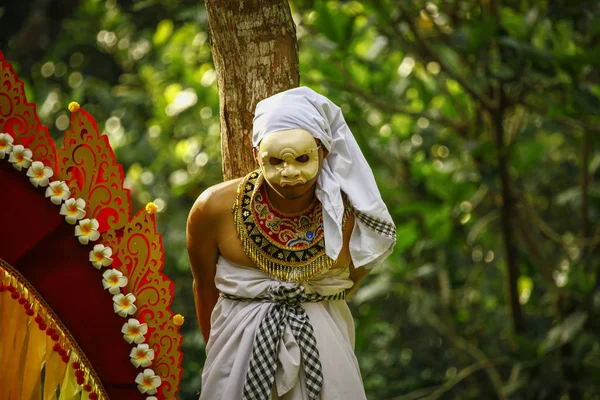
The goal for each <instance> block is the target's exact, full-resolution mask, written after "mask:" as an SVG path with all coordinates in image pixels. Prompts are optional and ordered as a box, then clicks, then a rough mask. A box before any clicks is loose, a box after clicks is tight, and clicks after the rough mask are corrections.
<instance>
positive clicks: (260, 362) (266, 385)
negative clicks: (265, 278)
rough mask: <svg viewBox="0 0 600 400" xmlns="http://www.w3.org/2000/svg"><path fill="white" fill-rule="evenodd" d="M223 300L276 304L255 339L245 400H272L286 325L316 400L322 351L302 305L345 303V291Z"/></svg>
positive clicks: (274, 290)
mask: <svg viewBox="0 0 600 400" xmlns="http://www.w3.org/2000/svg"><path fill="white" fill-rule="evenodd" d="M221 296H222V297H225V298H227V299H230V300H237V301H249V302H250V301H251V302H269V303H273V304H271V306H270V307H269V309H268V310H267V313H266V315H265V317H264V318H263V320H262V321H261V322H260V326H259V327H258V331H257V332H256V336H255V337H254V345H253V346H252V355H251V357H250V367H249V369H248V373H247V375H246V383H245V384H244V394H243V396H242V400H264V399H269V396H270V393H271V388H272V387H273V383H274V381H275V369H276V368H277V353H278V350H279V343H280V341H281V336H282V335H283V330H284V329H285V325H286V324H288V325H289V326H290V328H291V330H292V334H293V335H294V338H295V339H296V342H297V343H298V346H299V347H300V353H301V355H302V364H303V365H304V372H305V375H306V389H307V391H308V398H309V399H311V400H314V399H317V397H318V396H319V393H320V392H321V387H322V386H323V373H322V371H321V361H319V350H318V349H317V340H316V339H315V334H314V331H313V327H312V325H311V324H310V320H309V319H308V315H307V314H306V311H305V310H304V308H303V307H302V306H301V304H300V303H305V302H320V301H325V300H343V299H345V298H346V292H345V291H342V292H340V293H337V294H334V295H332V296H321V295H319V294H315V293H311V294H306V293H304V287H302V286H295V287H293V286H292V287H290V286H284V285H280V286H275V287H271V288H270V289H269V294H268V295H267V296H259V297H254V298H247V297H238V296H234V295H230V294H226V293H221Z"/></svg>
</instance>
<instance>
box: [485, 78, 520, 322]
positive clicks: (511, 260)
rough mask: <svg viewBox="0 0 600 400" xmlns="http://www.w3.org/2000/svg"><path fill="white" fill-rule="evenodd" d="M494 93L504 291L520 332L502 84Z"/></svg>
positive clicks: (513, 212) (493, 115)
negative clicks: (507, 293)
mask: <svg viewBox="0 0 600 400" xmlns="http://www.w3.org/2000/svg"><path fill="white" fill-rule="evenodd" d="M498 97H499V98H498V108H497V109H496V110H494V112H493V113H492V115H491V117H492V129H493V132H494V137H495V142H496V150H497V152H498V170H499V173H500V181H501V182H502V205H501V208H500V216H501V223H502V237H503V239H504V250H505V254H506V264H507V267H508V292H509V299H510V310H511V315H512V322H513V329H514V331H515V332H516V333H519V334H524V333H525V331H526V327H525V318H524V316H523V310H522V309H521V303H520V302H519V289H518V285H517V283H518V280H519V265H518V260H517V245H516V243H515V238H514V232H515V230H514V229H513V219H514V218H515V217H516V207H515V200H514V197H513V194H512V187H511V179H510V173H509V170H508V168H509V165H508V164H509V159H510V157H509V154H508V148H507V147H506V146H505V144H504V114H505V111H506V97H505V93H504V88H503V87H502V85H500V88H499V96H498Z"/></svg>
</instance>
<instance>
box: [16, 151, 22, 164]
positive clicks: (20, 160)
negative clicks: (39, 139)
mask: <svg viewBox="0 0 600 400" xmlns="http://www.w3.org/2000/svg"><path fill="white" fill-rule="evenodd" d="M23 158H24V157H23V154H22V153H18V154H17V155H16V156H15V160H17V162H18V163H21V162H23Z"/></svg>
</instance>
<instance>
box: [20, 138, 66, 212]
mask: <svg viewBox="0 0 600 400" xmlns="http://www.w3.org/2000/svg"><path fill="white" fill-rule="evenodd" d="M15 147H16V146H15ZM13 153H14V151H13ZM69 196H71V191H70V190H69V187H68V186H67V184H66V183H65V181H54V182H50V184H49V185H48V188H47V189H46V197H50V201H51V202H52V204H56V205H59V204H60V203H62V202H63V200H66V199H68V198H69Z"/></svg>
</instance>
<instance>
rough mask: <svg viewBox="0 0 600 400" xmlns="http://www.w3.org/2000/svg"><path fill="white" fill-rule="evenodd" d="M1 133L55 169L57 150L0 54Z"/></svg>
mask: <svg viewBox="0 0 600 400" xmlns="http://www.w3.org/2000/svg"><path fill="white" fill-rule="evenodd" d="M0 68H1V69H0V133H9V134H11V136H12V137H13V138H14V139H15V141H14V143H13V144H22V145H23V146H25V147H28V148H29V149H31V151H32V153H33V159H34V160H35V161H41V162H43V163H44V165H47V166H49V167H51V168H52V169H53V170H55V169H56V149H55V148H54V142H53V141H52V138H51V137H50V135H48V129H47V128H46V127H45V126H44V125H42V124H41V122H40V119H39V118H38V115H37V112H36V107H35V104H34V103H28V102H27V98H26V96H25V89H24V87H23V82H21V81H20V80H19V78H18V77H17V74H15V71H14V70H13V67H12V65H11V64H9V63H7V62H6V60H5V59H4V55H3V54H2V52H1V51H0Z"/></svg>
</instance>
